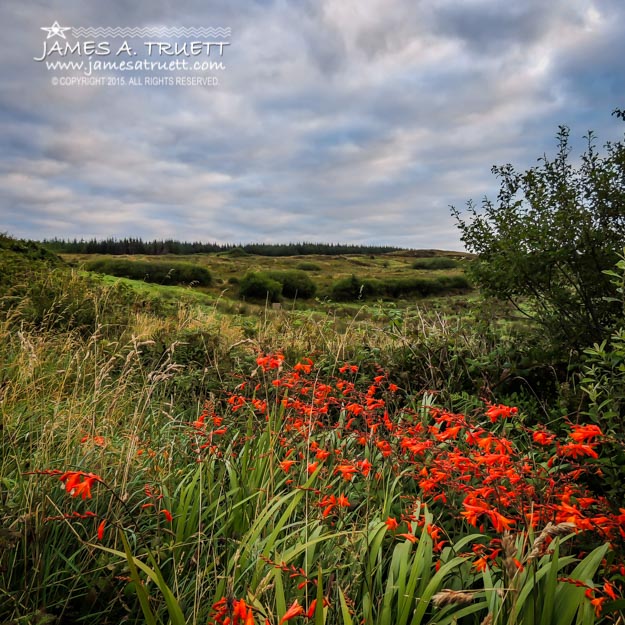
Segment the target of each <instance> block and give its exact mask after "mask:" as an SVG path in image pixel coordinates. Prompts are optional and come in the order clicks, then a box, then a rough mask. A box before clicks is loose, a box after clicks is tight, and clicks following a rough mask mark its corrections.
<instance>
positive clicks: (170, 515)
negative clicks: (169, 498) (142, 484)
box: [161, 508, 174, 523]
mask: <svg viewBox="0 0 625 625" xmlns="http://www.w3.org/2000/svg"><path fill="white" fill-rule="evenodd" d="M161 512H162V513H163V514H164V515H165V518H166V519H167V520H168V521H169V523H171V522H172V521H173V520H174V517H173V516H172V514H171V512H170V511H169V510H166V509H165V508H163V509H162V510H161Z"/></svg>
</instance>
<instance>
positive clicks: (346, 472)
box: [334, 464, 358, 482]
mask: <svg viewBox="0 0 625 625" xmlns="http://www.w3.org/2000/svg"><path fill="white" fill-rule="evenodd" d="M334 473H335V475H336V474H337V473H340V474H341V475H342V476H343V479H344V480H345V481H346V482H351V481H352V477H354V473H358V469H357V468H356V467H355V466H354V465H352V464H339V465H338V466H337V467H336V469H334Z"/></svg>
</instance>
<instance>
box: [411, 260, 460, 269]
mask: <svg viewBox="0 0 625 625" xmlns="http://www.w3.org/2000/svg"><path fill="white" fill-rule="evenodd" d="M457 266H458V261H457V260H455V259H454V258H441V257H434V258H417V259H416V260H415V261H414V262H413V263H412V268H413V269H426V270H434V269H455V268H456V267H457Z"/></svg>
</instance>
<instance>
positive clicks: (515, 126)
mask: <svg viewBox="0 0 625 625" xmlns="http://www.w3.org/2000/svg"><path fill="white" fill-rule="evenodd" d="M624 13H625V12H624V10H623V9H622V8H621V5H620V4H619V3H618V2H617V1H616V0H611V1H610V2H605V3H598V2H591V1H590V0H588V1H586V0H574V1H572V2H564V0H561V1H558V2H554V3H550V4H545V3H542V2H538V0H535V1H532V2H527V3H521V4H518V3H517V4H516V5H515V4H507V5H506V4H502V3H500V2H496V1H495V0H492V1H485V0H481V1H478V0H471V1H470V2H464V1H463V2H460V0H456V1H451V0H445V1H442V0H441V2H437V3H426V2H413V1H411V0H394V1H389V0H366V1H363V0H322V1H313V0H306V1H304V2H289V1H287V0H275V1H266V2H252V1H250V2H247V3H237V6H236V7H235V6H234V5H233V3H231V2H226V0H222V1H220V2H215V3H211V4H210V6H208V5H207V4H206V3H204V2H200V0H194V1H192V2H190V3H186V4H185V7H184V8H180V7H178V6H176V5H175V4H174V3H171V2H164V1H159V2H150V3H147V2H145V3H144V2H136V1H133V2H130V1H127V0H115V1H112V2H109V3H97V4H86V3H84V2H78V1H77V0H64V1H63V2H61V1H60V0H54V1H53V2H50V3H46V4H45V6H44V4H43V3H32V2H31V3H28V4H25V3H21V2H18V1H17V0H8V1H7V2H5V3H3V5H2V6H1V7H0V18H1V19H2V21H3V23H4V24H7V25H8V28H7V33H8V34H7V39H6V41H5V43H6V46H5V47H6V55H5V56H4V60H5V62H4V63H3V64H2V66H0V72H2V77H1V78H2V81H3V86H4V87H5V88H3V90H2V91H1V92H0V132H1V133H2V134H1V136H2V154H1V156H0V221H1V222H2V224H0V229H7V228H8V229H10V230H11V231H13V232H15V233H16V234H18V235H25V236H34V237H50V236H72V237H73V236H78V237H80V236H125V235H132V236H143V237H146V238H150V237H161V236H175V237H177V238H187V239H197V238H206V239H210V240H222V241H248V240H260V239H263V240H275V241H290V240H304V239H305V240H331V241H365V242H369V243H373V242H378V243H395V244H398V245H407V246H411V247H444V248H454V247H458V246H459V245H460V244H459V241H458V233H457V231H456V229H455V227H454V223H453V220H452V219H451V217H450V215H449V210H448V205H449V204H455V205H457V206H460V205H462V204H463V203H464V201H465V200H466V199H468V198H470V197H473V198H475V199H477V200H479V199H480V198H481V197H482V196H483V195H484V194H489V195H491V196H492V195H493V194H494V193H495V192H496V180H494V179H493V177H492V176H491V174H490V167H491V165H493V164H495V163H502V162H508V161H510V162H513V163H515V164H517V165H518V166H519V167H526V166H529V165H532V164H534V162H535V159H536V158H537V157H538V156H539V155H540V154H542V153H543V152H550V151H552V149H553V145H554V142H553V135H554V134H555V132H556V129H557V124H558V123H562V122H565V123H569V124H570V125H571V126H572V134H575V133H577V134H578V135H581V134H583V133H584V132H585V131H586V130H587V129H588V128H589V127H594V128H597V130H598V131H600V135H601V136H600V138H601V139H602V140H605V139H609V138H615V137H618V136H619V135H620V134H621V133H622V130H621V129H620V127H619V125H618V124H617V123H616V122H615V121H614V120H613V119H611V118H610V116H609V113H610V111H611V109H612V108H613V107H614V106H615V102H616V103H618V102H619V100H620V103H621V104H622V101H623V96H624V95H625V93H624V91H625V89H624V85H625V76H624V75H623V69H622V63H621V58H622V57H623V52H625V50H624V49H623V48H624V47H625V44H623V43H622V37H621V36H620V35H621V33H622V30H623V25H624V21H625V15H624ZM54 20H59V21H60V22H61V24H72V25H83V26H88V25H101V26H106V25H109V26H115V25H121V26H133V25H146V24H163V25H168V26H174V25H227V26H231V27H232V29H233V36H232V46H231V47H230V49H229V50H228V51H227V55H226V60H227V65H228V67H227V70H226V71H225V72H224V73H223V76H221V77H220V78H221V80H220V82H221V85H220V87H218V88H216V89H202V88H147V87H146V88H104V87H102V88H97V87H94V88H86V87H85V88H75V89H71V88H68V89H59V88H53V87H52V86H51V85H50V83H49V81H48V79H47V78H48V77H47V75H46V73H45V71H43V68H42V67H41V66H40V65H39V64H37V63H35V62H34V61H32V56H33V55H34V54H36V53H37V51H38V50H39V47H40V46H41V41H42V37H43V33H42V31H40V30H39V29H40V27H41V26H43V25H46V24H50V23H52V21H54ZM580 124H581V125H582V126H581V127H579V125H580Z"/></svg>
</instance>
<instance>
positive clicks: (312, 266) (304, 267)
mask: <svg viewBox="0 0 625 625" xmlns="http://www.w3.org/2000/svg"><path fill="white" fill-rule="evenodd" d="M295 268H296V269H299V270H301V271H321V267H320V266H319V265H317V264H316V263H310V262H303V263H298V264H297V265H296V266H295Z"/></svg>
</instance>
